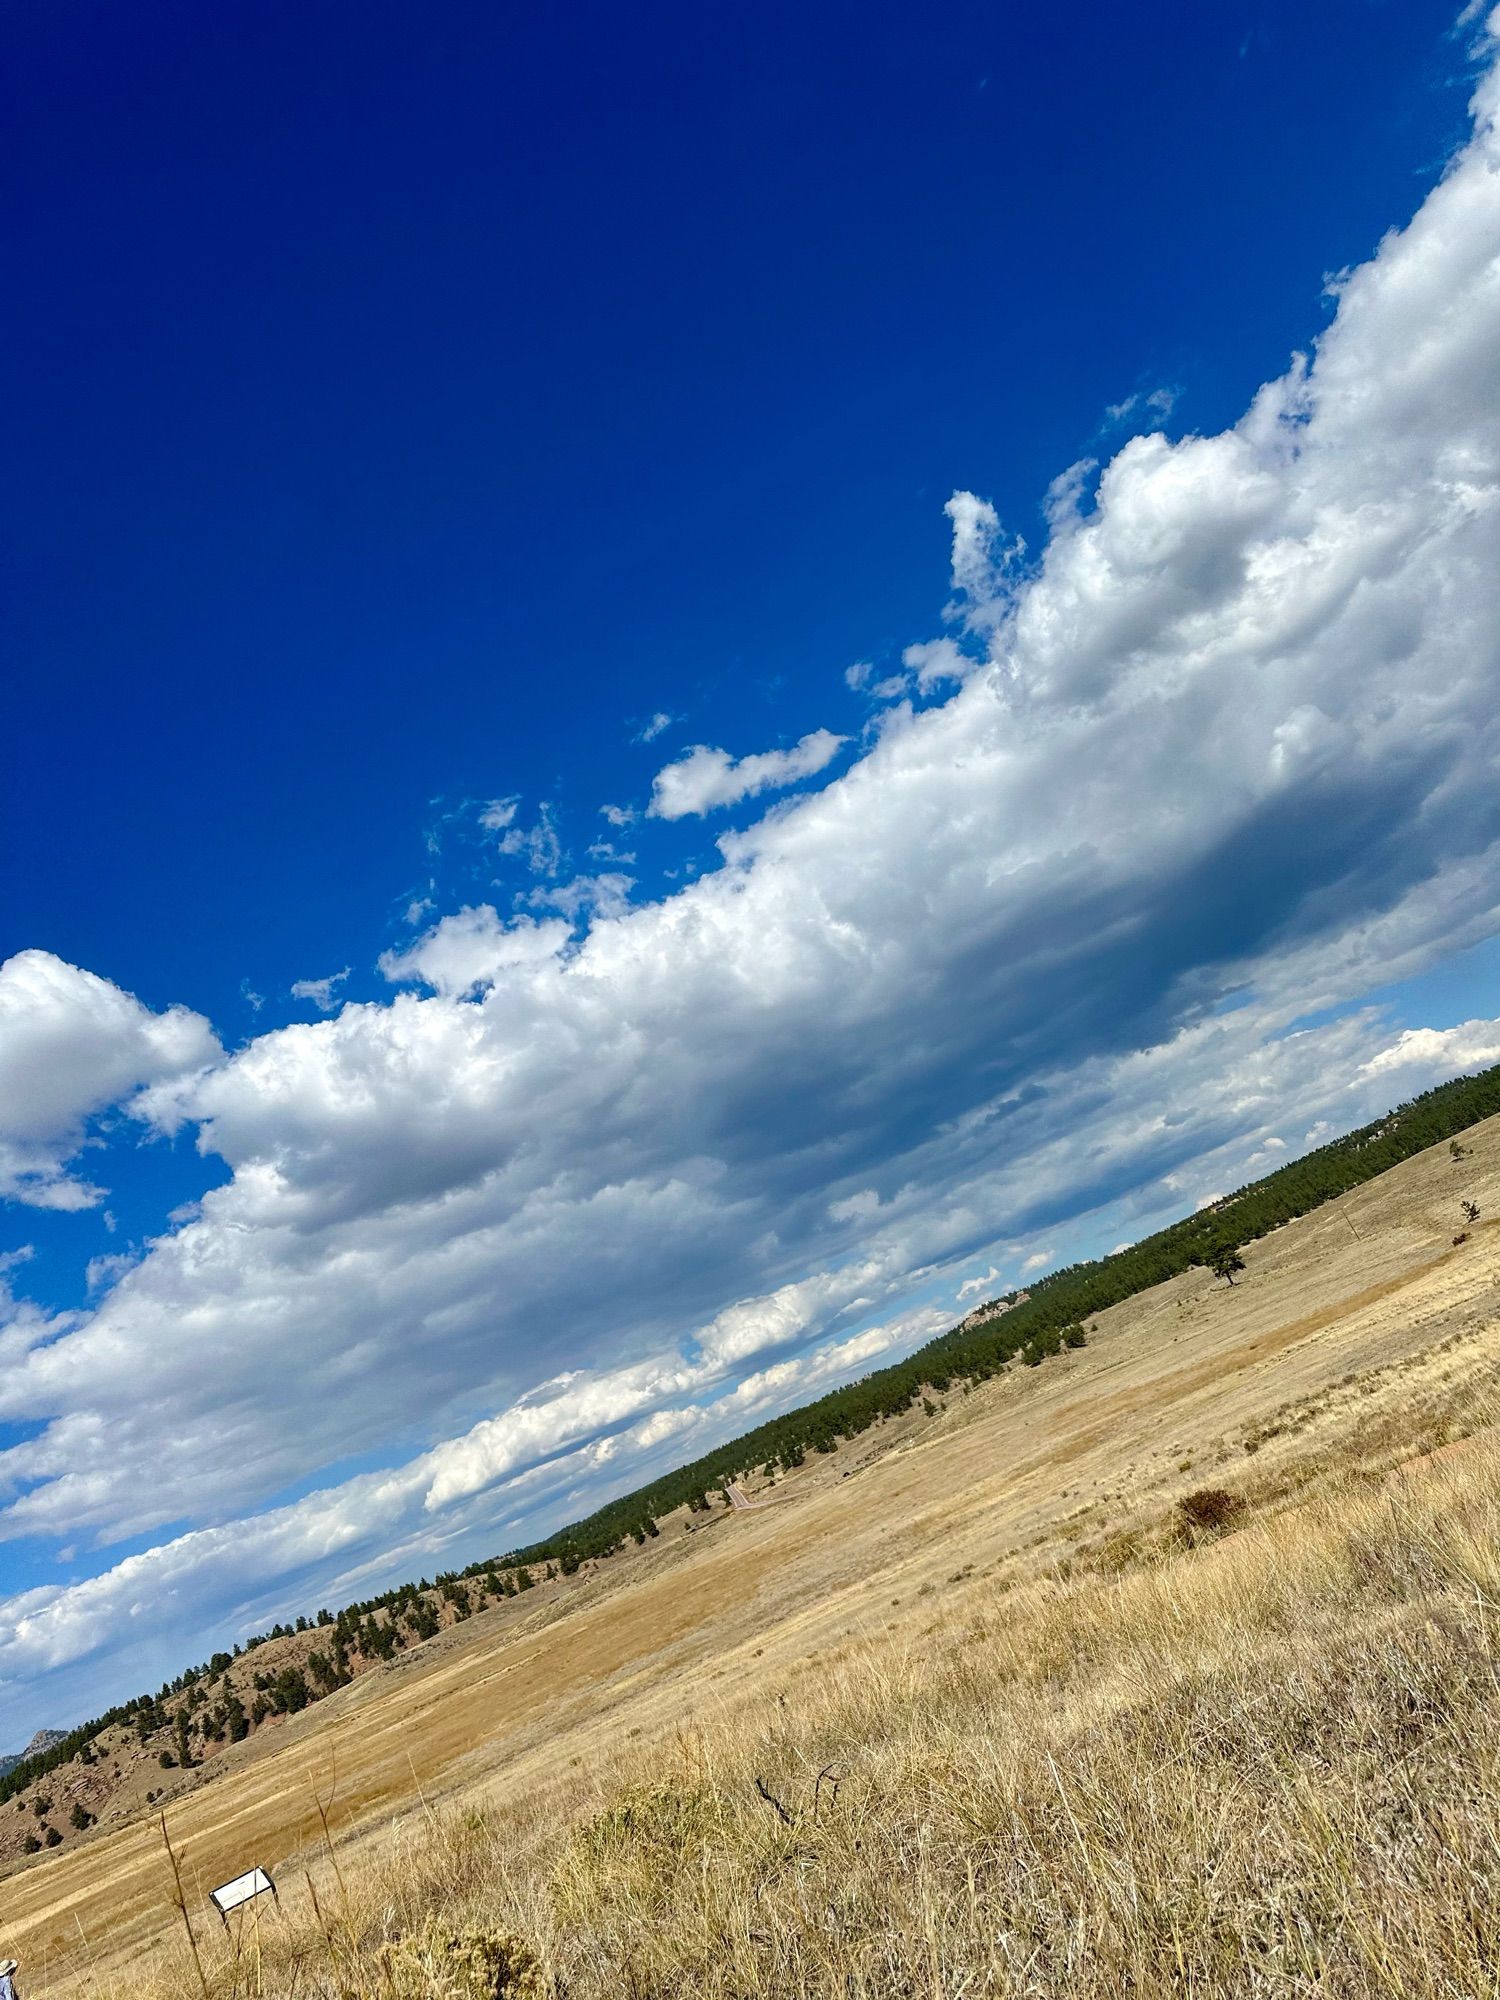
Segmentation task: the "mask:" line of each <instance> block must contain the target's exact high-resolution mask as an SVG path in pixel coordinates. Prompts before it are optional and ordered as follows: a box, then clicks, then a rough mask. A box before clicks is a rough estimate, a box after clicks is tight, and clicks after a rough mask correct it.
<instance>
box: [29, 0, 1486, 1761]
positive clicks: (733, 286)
mask: <svg viewBox="0 0 1500 2000" xmlns="http://www.w3.org/2000/svg"><path fill="white" fill-rule="evenodd" d="M1308 11H1309V10H1306V9H1298V8H1293V7H1292V6H1290V5H1255V6H1240V5H1234V4H1229V0H1221V4H1216V5H1213V6H1201V7H1196V8H1192V9H1183V8H1180V7H1173V8H1152V7H1148V6H1147V7H1140V6H1138V7H1132V8H1124V7H1118V8H1104V9H1099V10H1096V12H1095V14H1094V15H1093V16H1092V17H1090V18H1089V19H1087V20H1086V21H1080V20H1078V19H1075V18H1073V17H1070V16H1062V15H1059V14H1057V13H1056V10H1041V9H1038V10H1033V11H1032V12H1030V13H1028V12H1025V11H1023V10H1020V9H1014V8H999V9H997V8H980V7H967V6H959V7H954V8H950V9H948V10H945V11H944V12H943V13H942V14H941V15H940V16H934V14H933V12H932V10H930V9H917V8H891V9H886V10H883V11H880V12H877V13H875V14H873V15H872V14H871V13H870V12H869V11H868V10H860V11H859V12H856V11H855V10H853V9H844V8H824V9H817V10H812V12H811V13H809V10H806V9H800V10H797V11H795V12H793V11H792V10H786V11H778V10H775V9H771V10H767V9H765V8H760V9H757V10H754V11H753V12H752V11H749V10H745V11H736V10H729V11H727V12H726V11H723V10H720V11H719V12H717V13H716V14H714V15H713V16H712V17H707V16H704V15H703V14H702V13H701V10H689V9H681V10H678V9H672V8H658V9H651V10H648V12H647V14H646V16H644V17H642V16H641V15H640V14H636V15H633V16H630V15H625V14H621V13H620V12H619V11H618V10H600V9H594V8H589V7H581V8H575V9H572V10H568V12H567V13H566V14H565V15H559V16H556V17H555V18H534V19H533V18H528V19H521V18H508V17H506V16H505V15H504V13H503V12H498V11H497V10H493V9H478V8H472V9H470V8H462V7H458V8H453V9H450V10H447V11H446V12H444V13H442V14H441V15H440V16H439V18H438V19H437V20H436V21H423V22H421V23H417V22H415V21H414V19H413V17H412V15H411V12H410V10H409V9H401V10H397V9H394V8H387V7H383V6H366V7H362V8H360V9H358V10H355V9H352V8H347V7H339V6H336V5H335V6H330V7H326V8H322V9H316V10H308V9H306V8H301V9H291V8H258V9H254V10H250V9H234V8H229V9H217V10H210V11H209V12H208V13H205V12H204V11H203V10H201V9H197V10H195V9H187V8H167V7H151V6H144V7H137V8H133V9H131V10H130V12H129V14H128V16H127V15H126V14H125V13H123V12H121V11H119V10H114V11H112V12H111V11H107V10H99V9H84V8H81V7H68V8H61V9H54V10H50V12H48V13H47V14H45V15H44V14H42V13H39V12H36V11H33V13H32V14H31V15H30V16H28V17H27V18H25V19H18V20H15V21H12V22H10V23H8V24H7V30H6V35H7V40H8V43H9V51H8V54H9V60H8V62H7V64H6V66H5V80H4V82H3V85H0V88H3V90H4V93H5V103H4V116H5V121H6V126H7V130H8V132H10V133H11V135H12V147H11V157H10V162H9V172H10V176H11V182H12V185H11V189H10V194H11V199H10V200H9V201H8V202H7V203H6V205H5V220H4V225H3V226H4V233H5V237H6V243H5V251H6V260H7V267H8V269H9V270H10V271H11V272H12V274H13V281H12V286H11V292H12V310H11V312H10V315H9V326H8V332H7V360H8V376H9V380H10V384H11V389H12V396H11V402H12V409H13V421H12V424H11V427H10V436H9V458H10V467H11V476H10V478H9V480H8V481H7V482H6V494H5V498H4V500H3V502H0V505H3V507H4V510H5V521H4V543H3V546H4V549H5V593H4V614H3V615H4V644H5V652H6V660H7V674H6V688H5V695H4V701H5V723H6V729H5V739H6V742H7V745H8V747H9V752H10V755H9V759H8V769H7V774H6V785H5V788H4V794H3V804H0V813H3V838H4V858H3V876H0V886H3V904H0V913H3V929H0V959H4V960H5V961H6V964H5V967H4V970H3V971H0V1084H3V1086H4V1088H3V1089H0V1188H3V1189H4V1190H5V1191H6V1193H7V1194H8V1196H9V1199H8V1200H7V1201H5V1202H4V1204H3V1206H0V1255H6V1256H8V1257H9V1258H10V1259H11V1261H10V1262H9V1264H8V1265H7V1266H6V1267H5V1270H4V1273H3V1276H4V1278H5V1280H6V1282H7V1284H8V1286H9V1289H10V1294H11V1303H10V1305H9V1307H8V1309H7V1310H8V1315H9V1316H8V1319H7V1321H6V1323H5V1325H4V1327H3V1329H0V1344H3V1345H4V1348H5V1355H4V1358H5V1362H6V1369H7V1374H8V1386H7V1387H6V1388H5V1390H4V1391H3V1393H0V1426H3V1428H0V1448H3V1450H4V1454H5V1455H4V1458H3V1459H0V1478H3V1480H4V1481H5V1484H4V1486H3V1488H0V1532H3V1533H4V1534H5V1537H6V1539H5V1541H4V1542H3V1543H0V1590H3V1591H4V1592H5V1593H6V1594H5V1597H4V1601H3V1603H0V1718H8V1720H4V1721H0V1734H4V1735H5V1736H6V1740H8V1739H9V1737H10V1736H14V1737H16V1738H17V1739H20V1738H23V1737H24V1736H25V1735H26V1734H27V1733H29V1731H30V1729H31V1728H33V1727H35V1726H37V1725H39V1724H41V1723H44V1722H54V1721H59V1720H61V1721H66V1720H69V1719H71V1718H72V1717H74V1716H75V1715H76V1714H77V1713H79V1712H80V1711H81V1710H83V1709H87V1708H88V1707H90V1706H95V1705H98V1703H100V1702H102V1701H104V1700H108V1699H112V1698H116V1697H118V1696H121V1695H124V1694H128V1693H130V1692H133V1691H135V1689H136V1687H137V1685H138V1684H139V1685H144V1684H145V1683H146V1682H147V1681H150V1680H153V1679H157V1680H159V1679H160V1678H161V1676H162V1674H163V1673H165V1672H166V1671H168V1670H174V1669H175V1667H176V1666H177V1665H180V1664H181V1661H182V1660H183V1659H184V1658H186V1657H198V1656H200V1655H202V1654H206V1653H207V1652H208V1651H210V1650H212V1648H213V1645H214V1644H217V1643H218V1642H219V1640H220V1638H221V1637H223V1636H224V1635H226V1634H229V1635H234V1634H237V1633H239V1632H241V1631H243V1630H246V1629H251V1628H253V1627H254V1626H256V1625H258V1624H260V1623H264V1622H268V1620H269V1619H270V1618H271V1617H274V1616H278V1615H281V1613H282V1612H283V1611H285V1610H288V1609H291V1610H296V1609H300V1608H303V1607H304V1606H305V1605H307V1604H310V1603H313V1602H315V1601H322V1600H323V1599H325V1598H329V1597H332V1596H334V1595H336V1594H337V1593H338V1592H339V1591H340V1590H342V1591H344V1592H345V1594H349V1593H350V1592H354V1591H358V1590H361V1589H363V1588H365V1587H368V1580H369V1579H372V1578H376V1577H379V1578H394V1577H396V1576H399V1575H404V1574H406V1573H408V1572H410V1571H412V1570H419V1569H424V1568H425V1569H427V1570H430V1569H431V1568H433V1567H434V1566H436V1564H437V1563H438V1562H439V1561H441V1560H444V1559H450V1558H454V1557H462V1558H463V1559H467V1558H468V1557H469V1556H471V1555H473V1554H477V1553H479V1552H481V1551H487V1550H490V1549H493V1548H495V1547H498V1546H503V1545H504V1544H505V1543H506V1542H507V1541H509V1540H513V1539H516V1538H517V1537H518V1536H519V1535H521V1534H523V1533H527V1532H530V1531H531V1529H532V1528H533V1527H534V1526H539V1525H542V1524H544V1523H545V1522H547V1521H549V1520H553V1519H556V1518H559V1517H560V1516H562V1515H564V1514H566V1513H569V1512H574V1511H578V1510H579V1509H580V1508H582V1507H586V1506H588V1505H590V1504H593V1503H594V1502H595V1501H596V1500H597V1499H598V1498H599V1497H601V1496H602V1495H603V1494H604V1493H605V1492H606V1491H609V1490H613V1489H616V1488H618V1487H620V1486H622V1485H628V1484H633V1483H635V1482H636V1481H637V1479H639V1478H640V1477H643V1476H647V1475H649V1474H650V1473H651V1472H652V1471H654V1470H655V1469H657V1468H658V1467H659V1466H660V1465H662V1464H664V1463H667V1462H669V1461H671V1460H672V1459H675V1458H680V1457H681V1456H683V1455H686V1454H687V1453H689V1452H691V1451H693V1450H696V1449H701V1448H702V1446H703V1445H704V1444H706V1443H707V1442H708V1441H710V1439H711V1438H713V1437H715V1436H719V1435H723V1434H726V1433H727V1432H728V1431H730V1430H733V1429H739V1428H744V1427H745V1426H746V1425H747V1424H748V1423H751V1422H753V1421H755V1420H756V1418H757V1417H758V1416H760V1415H761V1414H763V1413H764V1412H765V1411H767V1410H769V1409H771V1408H774V1407H778V1406H780V1405H783V1404H785V1403H787V1402H791V1401H796V1400H801V1399H802V1398H803V1397H804V1396H805V1395H807V1394H810V1393H814V1392H815V1390H816V1389H817V1388H818V1387H820V1386H821V1385H822V1384H823V1383H824V1382H826V1381H828V1380H831V1379H835V1378H837V1377H838V1376H841V1375H844V1374H848V1373H850V1372H857V1371H858V1370H859V1369H861V1368H862V1367H865V1366H869V1365H875V1364H876V1363H877V1362H878V1361H879V1360H880V1359H882V1358H888V1357H889V1356H890V1355H892V1354H893V1353H896V1352H899V1351H900V1350H901V1349H902V1348H903V1347H905V1346H910V1345H911V1344H913V1343H914V1342H916V1341H917V1340H919V1339H921V1338H923V1337H925V1335H926V1334H927V1333H928V1332H930V1331H932V1330H934V1329H935V1328H936V1327H938V1326H940V1325H942V1324H946V1323H947V1322H948V1321H949V1320H950V1319H951V1318H952V1317H953V1316H954V1313H955V1311H956V1309H957V1308H958V1307H959V1306H960V1305H962V1304H964V1303H966V1302H967V1301H968V1300H971V1299H972V1298H974V1297H976V1296H979V1295H981V1294H982V1293H983V1292H984V1291H985V1290H987V1289H999V1288H1001V1287H1002V1286H1004V1285H1007V1284H1010V1283H1014V1282H1016V1281H1017V1280H1018V1279H1019V1278H1020V1277H1022V1276H1023V1275H1024V1273H1025V1271H1026V1269H1027V1267H1028V1266H1030V1267H1031V1268H1033V1269H1035V1268H1040V1267H1041V1266H1042V1265H1043V1264H1044V1263H1046V1262H1048V1261H1057V1260H1064V1259H1067V1258H1071V1257H1072V1256H1074V1255H1077V1254H1079V1253H1080V1252H1081V1251H1086V1250H1094V1249H1100V1248H1103V1249H1107V1248H1109V1247H1111V1246H1112V1244H1113V1243H1114V1242H1117V1241H1120V1240H1123V1239H1125V1238H1128V1237H1130V1236H1132V1235H1134V1234H1138V1233H1139V1232H1140V1230H1141V1229H1142V1228H1144V1227H1147V1226H1149V1225H1150V1224H1151V1223H1152V1222H1154V1221H1157V1220H1160V1219H1163V1218H1165V1217H1166V1216H1168V1215H1170V1214H1173V1213H1176V1212H1179V1211H1180V1210H1181V1209H1182V1208H1184V1207H1189V1206H1191V1205H1192V1203H1193V1201H1195V1200H1197V1199H1201V1198H1202V1197H1203V1196H1204V1195H1206V1194H1210V1193H1212V1192H1214V1191H1216V1189H1217V1188H1218V1187H1219V1186H1221V1185H1225V1184H1232V1183H1233V1182H1234V1181H1237V1180H1239V1179H1243V1178H1244V1177H1245V1176H1246V1174H1247V1173H1251V1172H1255V1171H1262V1170H1264V1169H1265V1168H1266V1167H1268V1166H1269V1165H1272V1164H1274V1163H1275V1161H1276V1159H1277V1158H1279V1157H1285V1156H1286V1154H1287V1153H1288V1152H1289V1151H1295V1150H1297V1149H1298V1148H1299V1147H1300V1146H1302V1145H1303V1144H1305V1143H1309V1142H1310V1141H1311V1140H1312V1139H1313V1138H1315V1137H1316V1136H1319V1135H1321V1134H1322V1133H1323V1132H1325V1131H1328V1130H1332V1129H1336V1128H1337V1127H1339V1126H1340V1125H1348V1124H1352V1123H1354V1122H1357V1120H1358V1119H1359V1118H1361V1117H1363V1116H1366V1115H1370V1114H1371V1113H1372V1112H1373V1111H1377V1110H1379V1109H1380V1108H1382V1106H1383V1105H1384V1104H1385V1103H1386V1102H1388V1101H1391V1100H1392V1099H1393V1098H1397V1097H1400V1096H1402V1095H1405V1094H1407V1092H1408V1091H1409V1090H1411V1089H1416V1088H1421V1087H1424V1086H1425V1085H1426V1084H1427V1083H1430V1082H1432V1081H1434V1080H1436V1079H1437V1078H1438V1077H1439V1076H1441V1075H1445V1074H1451V1073H1452V1072H1453V1070H1454V1069H1456V1068H1461V1067H1464V1066H1469V1065H1472V1064H1473V1063H1474V1062H1477V1061H1480V1060H1494V1059H1496V1057H1497V1056H1500V1037H1497V1035H1496V1034H1495V1033H1493V1032H1492V1029H1493V1019H1492V1017H1494V1016H1495V1015H1496V1014H1497V1013H1500V999H1497V994H1496V984H1497V970H1500V960H1497V947H1496V946H1495V945H1494V943H1493V942H1492V940H1493V938H1494V936H1495V934H1496V933H1497V931H1500V918H1497V917H1496V916H1495V906H1496V904H1497V901H1500V885H1497V882H1496V878H1495V875H1494V872H1493V870H1492V867H1491V862H1490V849H1491V845H1492V843H1493V842H1494V840H1495V839H1496V837H1497V835H1500V828H1497V827H1495V826H1494V825H1493V824H1492V818H1493V814H1494V808H1493V806H1492V804H1491V803H1490V795H1491V794H1492V792H1493V785H1492V782H1491V781H1490V772H1491V771H1492V765H1491V764H1490V763H1489V762H1487V759H1488V758H1490V757H1491V756H1492V755H1493V746H1492V745H1491V742H1490V732H1491V730H1492V729H1493V723H1492V721H1491V711H1492V710H1493V708H1494V707H1495V703H1494V699H1493V697H1494V667H1495V651H1494V648H1495V639H1494V632H1495V629H1496V623H1495V619H1494V609H1495V606H1494V586H1493V581H1492V577H1493V573H1494V572H1495V571H1496V569H1497V567H1500V566H1497V565H1496V563H1495V561H1494V557H1495V555H1496V553H1497V551H1496V547H1495V535H1494V523H1493V517H1492V516H1491V515H1490V513H1489V512H1488V508H1489V504H1490V503H1489V496H1490V494H1491V492H1492V483H1493V468H1494V462H1495V424H1494V410H1495V407H1496V397H1495V382H1494V370H1493V363H1492V361H1491V359H1490V356H1491V355H1492V354H1493V353H1494V352H1495V351H1496V350H1497V348H1500V341H1497V339H1496V337H1495V328H1494V324H1493V322H1492V320H1490V319H1487V318H1486V314H1487V313H1492V312H1493V283H1492V280H1491V279H1490V278H1489V277H1488V276H1487V266H1486V264H1485V262H1484V256H1483V254H1482V253H1483V252H1484V251H1485V250H1486V249H1487V250H1488V252H1489V254H1491V255H1493V252H1494V248H1495V241H1494V238H1493V236H1492V235H1491V234H1490V233H1489V232H1490V231H1491V230H1492V229H1493V225H1494V215H1493V211H1492V210H1491V209H1488V208H1486V206H1485V203H1484V200H1483V189H1484V187H1485V186H1486V185H1487V183H1486V182H1485V181H1484V178H1483V175H1482V172H1481V167H1482V164H1483V161H1484V160H1485V159H1486V158H1488V154H1487V153H1486V151H1485V148H1486V146H1487V145H1489V144H1490V143H1491V141H1490V137H1489V125H1488V123H1487V118H1488V113H1487V111H1486V109H1485V105H1486V104H1487V101H1488V100H1486V99H1483V98H1481V101H1480V104H1479V109H1478V111H1477V113H1476V112H1475V111H1474V110H1472V109H1471V103H1470V100H1471V96H1472V94H1473V92H1474V90H1475V87H1476V83H1478V84H1479V85H1480V86H1481V90H1483V89H1484V88H1488V87H1489V86H1488V84H1486V83H1485V79H1486V78H1487V77H1489V74H1490V71H1489V64H1490V60H1491V45H1490V44H1489V43H1488V42H1486V41H1485V39H1484V35H1483V30H1482V25H1481V22H1480V20H1479V18H1478V15H1477V12H1476V10H1473V9H1471V10H1469V18H1468V19H1466V20H1465V21H1464V22H1462V23H1461V24H1455V21H1454V19H1453V9H1452V8H1451V7H1439V6H1433V7H1428V6H1424V5H1420V4H1409V5H1404V6H1399V7H1398V6H1394V5H1374V4H1367V0H1360V4H1352V0H1350V4H1341V3H1340V0H1330V4H1328V5H1326V6H1323V7H1320V8H1318V9H1316V10H1312V18H1311V19H1309V18H1308ZM1476 132H1477V136H1474V137H1471V134H1474V133H1476ZM1414 218H1415V220H1414ZM1408 225H1410V227H1408ZM1393 230H1394V231H1404V232H1405V233H1404V235H1400V236H1396V237H1392V238H1391V239H1390V240H1388V241H1383V239H1384V238H1385V237H1386V233H1387V232H1388V231H1393ZM1341 272H1342V273H1346V274H1352V275H1350V276H1346V278H1345V279H1343V280H1342V281H1338V282H1335V283H1334V284H1332V285H1331V286H1330V284H1329V282H1328V281H1329V279H1330V276H1331V274H1336V273H1341ZM1299 354H1300V355H1303V356H1307V357H1310V360H1311V365H1310V368H1308V369H1306V370H1305V371H1304V369H1303V366H1302V364H1300V363H1298V362H1297V361H1295V360H1294V356H1296V355H1299ZM1262 384H1272V385H1274V387H1273V388H1271V389H1268V390H1267V391H1265V392H1264V393H1263V394H1262V395H1260V397H1259V399H1258V400H1257V392H1258V391H1260V390H1261V385H1262ZM1070 469H1071V471H1070ZM798 801H801V803H800V804H798V803H796V802H798ZM465 913H467V914H465ZM346 969H347V970H346ZM329 981H332V982H333V983H332V984H327V983H325V982H329ZM1403 1037H1404V1039H1403ZM142 1093H144V1095H143V1094H142ZM247 1524H248V1525H247ZM247 1541H248V1543H249V1544H250V1545H251V1546H253V1547H255V1548H256V1550H257V1551H258V1553H257V1556H256V1558H255V1559H254V1560H253V1561H252V1562H250V1563H249V1565H248V1566H247V1565H246V1564H244V1563H243V1562H242V1561H238V1560H235V1561H230V1560H229V1559H228V1558H227V1556H226V1553H225V1552H226V1550H227V1549H229V1548H230V1547H238V1548H240V1549H243V1548H244V1547H245V1546H246V1544H247ZM142 1610H145V1611H147V1612H148V1613H149V1616H148V1617H146V1618H144V1619H143V1618H142V1616H141V1615H140V1614H141V1612H142Z"/></svg>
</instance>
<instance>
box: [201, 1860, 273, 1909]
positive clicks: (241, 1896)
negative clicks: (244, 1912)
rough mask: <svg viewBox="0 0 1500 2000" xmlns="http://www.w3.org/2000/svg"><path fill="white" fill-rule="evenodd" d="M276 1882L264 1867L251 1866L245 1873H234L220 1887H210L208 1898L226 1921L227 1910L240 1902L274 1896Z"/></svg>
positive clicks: (236, 1907) (249, 1901) (235, 1907)
mask: <svg viewBox="0 0 1500 2000" xmlns="http://www.w3.org/2000/svg"><path fill="white" fill-rule="evenodd" d="M275 1894H276V1884H275V1883H274V1882H273V1881H272V1880H271V1878H270V1876H269V1875H268V1874H267V1873H266V1871H265V1869H264V1868H252V1869H250V1870H249V1872H248V1873H247V1874H244V1875H236V1876H235V1878H234V1880H233V1881H232V1882H226V1883H225V1884H224V1886H223V1888H222V1889H210V1890H209V1892H208V1900H209V1901H210V1902H211V1903H212V1904H213V1906H214V1908H215V1909H216V1910H217V1911H218V1913H219V1915H220V1916H221V1917H223V1918H224V1919H225V1920H226V1922H227V1921H228V1917H229V1912H230V1911H231V1910H237V1909H238V1908H239V1907H240V1905H241V1903H253V1902H254V1900H255V1898H256V1897H257V1896H274V1895H275Z"/></svg>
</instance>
